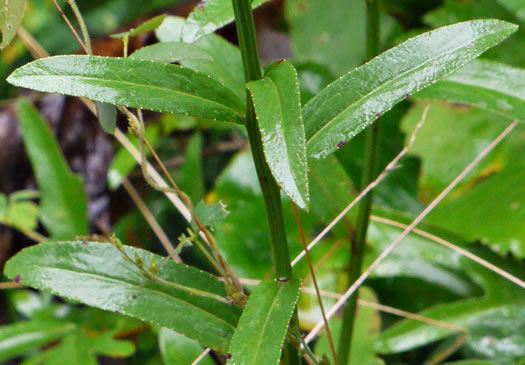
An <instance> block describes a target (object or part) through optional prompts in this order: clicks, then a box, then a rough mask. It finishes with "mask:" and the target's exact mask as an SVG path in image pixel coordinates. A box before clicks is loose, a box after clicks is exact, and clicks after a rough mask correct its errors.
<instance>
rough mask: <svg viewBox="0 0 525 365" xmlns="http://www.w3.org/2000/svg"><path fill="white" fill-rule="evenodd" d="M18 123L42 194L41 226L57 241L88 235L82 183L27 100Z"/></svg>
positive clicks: (85, 201) (22, 102)
mask: <svg viewBox="0 0 525 365" xmlns="http://www.w3.org/2000/svg"><path fill="white" fill-rule="evenodd" d="M19 119H20V127H21V129H22V133H23V136H24V145H25V149H26V151H27V154H28V156H29V159H30V161H31V165H32V167H33V171H34V173H35V177H36V180H37V183H38V187H39V189H40V192H41V196H40V209H41V219H42V223H43V224H44V225H45V227H46V229H47V230H48V231H49V232H50V233H51V236H52V237H53V238H54V239H72V238H73V237H75V235H84V234H87V232H88V219H87V197H86V193H85V192H84V185H83V183H82V179H81V178H80V177H78V176H77V175H74V174H73V173H72V172H71V170H70V169H69V167H68V165H67V163H66V161H65V159H64V157H63V156H62V153H61V152H60V147H59V146H58V143H57V141H56V140H55V138H54V136H53V134H52V133H51V130H50V129H49V127H48V126H47V124H46V122H45V121H44V120H43V119H42V117H41V116H40V114H39V113H38V112H37V111H36V110H35V108H34V107H33V106H32V105H31V104H29V102H27V101H25V100H22V101H21V102H20V104H19ZM73 197H74V199H73Z"/></svg>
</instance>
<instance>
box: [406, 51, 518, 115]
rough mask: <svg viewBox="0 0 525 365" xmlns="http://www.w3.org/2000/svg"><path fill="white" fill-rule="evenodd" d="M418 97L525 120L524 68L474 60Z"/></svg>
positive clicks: (417, 96)
mask: <svg viewBox="0 0 525 365" xmlns="http://www.w3.org/2000/svg"><path fill="white" fill-rule="evenodd" d="M416 98H417V99H431V100H447V101H450V102H454V103H463V104H469V105H473V106H476V107H478V108H480V109H486V110H490V111H493V112H496V113H500V114H503V115H505V116H508V117H509V118H512V119H518V120H520V121H522V122H525V70H524V69H519V68H514V67H510V66H507V65H504V64H501V63H497V62H493V61H485V60H474V61H472V62H471V63H470V64H468V65H466V66H465V67H463V68H461V69H459V70H458V71H457V72H455V73H454V74H452V75H451V76H449V77H447V78H446V79H444V80H441V81H440V82H438V83H437V84H435V85H433V86H431V87H429V88H427V89H425V90H423V91H422V92H420V93H418V94H417V95H416Z"/></svg>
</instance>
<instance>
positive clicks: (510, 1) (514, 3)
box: [498, 0, 525, 22]
mask: <svg viewBox="0 0 525 365" xmlns="http://www.w3.org/2000/svg"><path fill="white" fill-rule="evenodd" d="M498 2H499V3H500V4H501V5H503V6H504V7H505V8H507V9H508V10H510V11H511V12H512V13H514V14H515V15H516V16H517V17H518V18H519V19H520V20H521V21H524V22H525V3H524V2H523V1H522V0H498Z"/></svg>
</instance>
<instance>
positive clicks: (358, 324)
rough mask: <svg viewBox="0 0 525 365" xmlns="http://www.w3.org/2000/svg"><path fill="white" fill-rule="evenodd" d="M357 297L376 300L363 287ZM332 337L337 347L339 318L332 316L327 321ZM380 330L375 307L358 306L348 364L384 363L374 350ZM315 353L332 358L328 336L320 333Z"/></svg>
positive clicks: (371, 364) (382, 364) (341, 323)
mask: <svg viewBox="0 0 525 365" xmlns="http://www.w3.org/2000/svg"><path fill="white" fill-rule="evenodd" d="M359 299H361V300H366V301H369V302H377V298H376V297H375V295H374V293H373V292H372V291H371V290H370V289H368V288H366V287H364V288H361V289H359ZM329 324H330V332H331V334H332V339H333V341H334V344H335V346H336V348H337V344H338V343H339V338H340V336H341V326H342V325H343V321H342V319H341V318H337V317H334V318H333V319H332V320H330V322H329ZM380 330H381V316H380V315H379V312H378V311H377V310H375V309H371V308H367V307H364V306H360V307H359V310H358V311H357V317H356V320H355V325H354V336H353V337H352V346H351V349H350V358H349V359H348V364H363V365H364V364H366V365H384V364H385V362H384V361H383V360H381V359H380V358H379V357H377V356H376V354H375V351H374V340H375V339H376V338H377V335H378V334H379V332H380ZM315 353H316V355H318V356H322V355H323V354H325V355H326V356H328V358H330V359H332V355H331V354H332V353H331V351H330V347H329V343H328V337H327V336H326V335H322V336H321V337H320V338H319V342H318V343H317V344H316V345H315Z"/></svg>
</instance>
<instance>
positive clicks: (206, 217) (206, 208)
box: [195, 200, 230, 227]
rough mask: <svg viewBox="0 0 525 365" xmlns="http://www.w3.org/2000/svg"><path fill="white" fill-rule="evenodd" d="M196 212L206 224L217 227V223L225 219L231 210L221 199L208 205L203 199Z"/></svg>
mask: <svg viewBox="0 0 525 365" xmlns="http://www.w3.org/2000/svg"><path fill="white" fill-rule="evenodd" d="M195 214H197V217H199V219H200V221H201V222H202V224H204V225H205V226H207V227H215V225H217V224H219V223H220V222H222V221H223V220H225V219H226V217H227V216H228V214H230V212H228V211H227V210H226V205H224V203H223V202H221V201H220V202H218V203H217V204H212V205H206V203H204V201H203V200H201V201H200V202H199V204H197V206H196V207H195Z"/></svg>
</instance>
